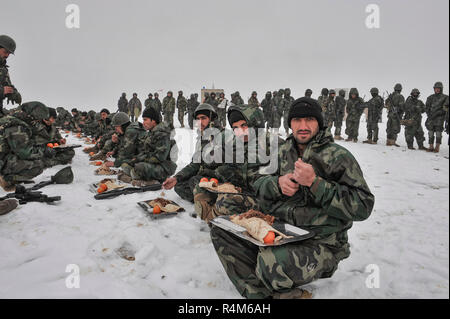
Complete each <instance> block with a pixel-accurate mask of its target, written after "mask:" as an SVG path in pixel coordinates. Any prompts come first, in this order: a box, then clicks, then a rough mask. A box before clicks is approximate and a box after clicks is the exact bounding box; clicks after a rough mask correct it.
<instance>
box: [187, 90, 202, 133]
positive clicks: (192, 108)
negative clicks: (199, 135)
mask: <svg viewBox="0 0 450 319" xmlns="http://www.w3.org/2000/svg"><path fill="white" fill-rule="evenodd" d="M199 104H200V103H199V102H198V101H197V99H196V98H195V94H191V98H190V99H189V100H188V101H187V109H188V122H189V128H190V129H191V130H192V129H194V112H195V109H196V108H197V106H199Z"/></svg>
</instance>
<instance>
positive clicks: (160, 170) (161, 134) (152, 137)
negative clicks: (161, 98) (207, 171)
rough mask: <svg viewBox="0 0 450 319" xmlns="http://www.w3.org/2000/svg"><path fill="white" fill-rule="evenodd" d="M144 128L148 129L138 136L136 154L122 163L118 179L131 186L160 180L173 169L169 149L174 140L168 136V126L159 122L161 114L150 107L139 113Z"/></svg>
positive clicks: (149, 183)
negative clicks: (126, 162)
mask: <svg viewBox="0 0 450 319" xmlns="http://www.w3.org/2000/svg"><path fill="white" fill-rule="evenodd" d="M142 118H143V128H144V129H145V130H147V132H146V133H145V134H144V135H143V136H142V137H141V138H138V151H137V155H136V156H135V157H134V158H133V159H132V160H131V161H130V162H128V164H123V165H122V170H123V172H121V173H119V176H118V177H119V179H120V180H121V181H124V182H128V183H130V182H131V183H132V184H133V185H134V186H144V185H151V184H153V183H157V182H159V183H162V182H163V181H165V180H166V178H167V177H169V176H171V175H172V174H173V173H175V170H176V168H177V165H176V164H175V163H174V162H173V161H171V159H170V153H171V149H172V147H174V146H175V141H174V140H171V139H170V133H171V130H170V127H169V125H168V124H167V123H164V122H163V123H161V115H160V114H158V113H157V112H156V110H155V109H153V108H148V109H146V110H145V111H144V113H143V114H142Z"/></svg>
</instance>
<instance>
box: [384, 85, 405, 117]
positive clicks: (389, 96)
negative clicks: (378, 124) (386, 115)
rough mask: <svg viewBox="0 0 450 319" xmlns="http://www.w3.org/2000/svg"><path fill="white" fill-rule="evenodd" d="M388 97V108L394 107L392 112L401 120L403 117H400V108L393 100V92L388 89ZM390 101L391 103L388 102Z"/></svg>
mask: <svg viewBox="0 0 450 319" xmlns="http://www.w3.org/2000/svg"><path fill="white" fill-rule="evenodd" d="M386 93H387V95H388V97H387V99H386V105H387V106H388V110H389V109H392V112H393V113H394V114H395V116H396V117H397V120H398V121H399V122H400V121H401V120H402V119H401V118H400V114H398V109H397V107H396V106H395V105H394V103H393V102H392V93H391V94H389V92H388V91H386ZM388 103H389V104H388Z"/></svg>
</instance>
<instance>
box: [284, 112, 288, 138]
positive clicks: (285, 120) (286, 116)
mask: <svg viewBox="0 0 450 319" xmlns="http://www.w3.org/2000/svg"><path fill="white" fill-rule="evenodd" d="M288 116H289V110H285V111H284V114H283V126H284V130H285V131H286V133H289V123H288Z"/></svg>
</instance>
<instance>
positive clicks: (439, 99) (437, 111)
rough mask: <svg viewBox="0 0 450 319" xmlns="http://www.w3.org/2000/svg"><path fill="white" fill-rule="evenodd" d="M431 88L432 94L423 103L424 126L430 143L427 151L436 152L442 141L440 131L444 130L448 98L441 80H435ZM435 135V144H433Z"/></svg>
mask: <svg viewBox="0 0 450 319" xmlns="http://www.w3.org/2000/svg"><path fill="white" fill-rule="evenodd" d="M433 89H434V94H432V95H430V96H429V97H428V98H427V101H426V103H425V105H426V112H427V120H426V122H425V126H426V128H427V130H428V143H429V144H430V146H429V148H428V151H429V152H435V153H438V152H439V149H440V146H441V143H442V132H443V131H444V122H445V116H446V110H448V106H449V98H448V95H445V94H444V93H443V90H444V85H443V84H442V82H436V84H435V85H434V87H433ZM435 137H436V146H434V141H435Z"/></svg>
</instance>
